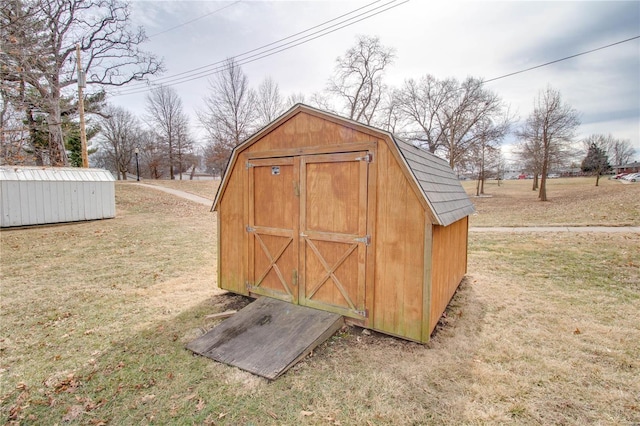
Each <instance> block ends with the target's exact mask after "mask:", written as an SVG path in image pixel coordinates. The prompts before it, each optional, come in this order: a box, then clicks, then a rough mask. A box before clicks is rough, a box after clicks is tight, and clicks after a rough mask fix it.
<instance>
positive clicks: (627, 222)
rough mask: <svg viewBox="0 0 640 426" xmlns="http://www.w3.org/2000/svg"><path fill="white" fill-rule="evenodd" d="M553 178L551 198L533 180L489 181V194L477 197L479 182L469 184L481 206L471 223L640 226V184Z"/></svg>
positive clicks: (477, 208)
mask: <svg viewBox="0 0 640 426" xmlns="http://www.w3.org/2000/svg"><path fill="white" fill-rule="evenodd" d="M595 182H596V180H595V177H579V178H562V179H548V180H547V197H548V198H549V201H547V202H540V201H538V191H532V190H531V186H532V184H533V180H507V181H502V182H501V183H500V186H498V182H497V181H495V180H488V181H486V182H485V188H484V192H485V195H486V196H484V197H483V196H481V197H476V196H475V194H476V182H474V181H466V182H463V186H464V188H465V189H466V191H467V193H468V194H469V195H470V196H471V200H472V201H473V204H474V205H475V206H476V210H477V212H476V214H474V215H472V216H471V220H470V226H560V225H564V226H594V225H595V226H631V225H633V226H638V225H640V184H634V183H629V184H625V183H622V182H620V181H617V180H609V179H607V178H606V177H602V178H601V179H600V185H599V186H597V187H596V186H595Z"/></svg>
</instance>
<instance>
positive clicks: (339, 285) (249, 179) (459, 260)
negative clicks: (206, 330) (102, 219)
mask: <svg viewBox="0 0 640 426" xmlns="http://www.w3.org/2000/svg"><path fill="white" fill-rule="evenodd" d="M214 210H216V211H217V212H218V236H219V238H218V253H219V256H218V283H219V286H220V287H221V288H223V289H226V290H229V291H231V292H234V293H238V294H243V295H249V296H258V295H263V296H269V297H273V298H277V299H281V300H285V301H288V302H291V303H295V304H300V305H304V306H309V307H313V308H317V309H321V310H326V311H330V312H335V313H339V314H341V315H343V316H344V317H345V318H346V319H347V320H348V321H350V322H351V323H353V324H356V325H359V326H362V327H365V328H370V329H373V330H377V331H380V332H383V333H387V334H391V335H394V336H399V337H402V338H405V339H409V340H413V341H417V342H427V341H428V340H429V336H430V335H431V332H432V331H433V329H434V328H435V326H436V324H437V322H438V320H439V318H440V316H441V315H442V313H443V312H444V310H445V308H446V306H447V304H448V303H449V300H450V299H451V297H452V296H453V294H454V292H455V291H456V289H457V287H458V285H459V284H460V281H461V280H462V278H463V276H464V275H465V273H466V269H467V235H468V215H469V214H471V213H472V212H473V211H474V208H473V204H472V203H471V201H470V200H469V198H468V196H467V195H466V193H465V191H464V190H463V188H462V186H461V185H460V183H459V181H458V179H457V177H456V176H455V174H454V173H453V171H452V170H451V168H450V167H449V165H448V164H447V162H446V161H444V160H442V159H440V158H438V157H436V156H435V155H433V154H431V153H429V152H426V151H424V150H421V149H419V148H416V147H415V146H413V145H411V144H408V143H405V142H403V141H400V140H398V139H396V138H394V136H393V135H392V134H390V133H388V132H386V131H383V130H379V129H376V128H373V127H369V126H366V125H363V124H361V123H358V122H355V121H352V120H349V119H345V118H342V117H339V116H336V115H334V114H331V113H327V112H324V111H321V110H318V109H315V108H312V107H309V106H306V105H302V104H298V105H295V106H294V107H293V108H291V109H290V110H289V111H288V112H286V113H285V114H283V115H282V116H281V117H279V118H278V119H276V120H275V121H274V122H272V123H271V124H269V125H267V126H266V127H264V128H263V129H262V130H260V131H259V132H258V133H256V134H255V135H253V136H252V137H251V138H249V139H248V140H246V141H245V142H243V143H242V144H240V145H238V146H237V147H236V148H235V149H234V150H233V152H232V155H231V159H230V161H229V164H228V166H227V169H226V171H225V174H224V176H223V179H222V182H221V185H220V187H219V189H218V192H217V194H216V198H215V201H214Z"/></svg>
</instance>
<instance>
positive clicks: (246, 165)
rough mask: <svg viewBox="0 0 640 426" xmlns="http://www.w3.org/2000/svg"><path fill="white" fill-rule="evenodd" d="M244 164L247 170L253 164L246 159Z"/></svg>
mask: <svg viewBox="0 0 640 426" xmlns="http://www.w3.org/2000/svg"><path fill="white" fill-rule="evenodd" d="M244 166H245V167H246V168H247V170H248V169H250V168H251V167H253V166H254V165H253V164H251V163H250V162H248V161H247V162H246V163H245V165H244Z"/></svg>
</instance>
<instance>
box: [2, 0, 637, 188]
mask: <svg viewBox="0 0 640 426" xmlns="http://www.w3.org/2000/svg"><path fill="white" fill-rule="evenodd" d="M0 17H1V19H2V22H1V25H0V31H1V32H2V34H1V36H2V39H3V40H7V43H6V46H7V48H5V49H3V50H2V52H1V53H0V55H1V56H2V63H3V67H2V74H1V77H2V85H1V86H0V95H1V101H2V108H1V110H0V126H1V127H2V138H1V140H0V143H1V161H2V163H3V164H38V165H54V166H67V165H79V163H78V162H79V159H80V151H79V150H80V144H79V137H78V134H79V126H78V119H77V114H76V111H77V99H74V95H73V93H74V91H75V86H76V85H77V82H78V81H77V75H78V73H77V71H78V65H79V66H80V68H81V69H82V70H83V71H84V73H85V74H86V76H87V78H86V85H87V92H88V95H86V97H85V108H86V110H87V113H88V115H89V116H90V117H91V118H90V120H89V125H88V131H87V137H88V138H89V139H90V141H91V142H90V146H91V150H90V154H91V156H90V159H91V164H93V165H96V166H99V167H105V168H108V169H110V170H112V171H114V172H115V173H117V174H118V176H119V178H123V179H126V177H127V174H130V173H133V172H135V164H136V161H135V160H136V157H137V160H138V164H139V165H140V171H141V174H142V176H143V177H147V178H155V179H157V178H170V179H174V178H176V177H178V178H182V175H183V174H184V173H189V174H191V175H192V174H193V173H194V172H195V171H196V170H204V171H206V172H207V173H209V174H213V175H220V174H221V173H222V172H223V170H224V167H225V164H226V162H227V161H228V158H229V155H230V152H231V149H232V148H233V147H234V146H236V145H237V144H238V143H240V142H242V141H243V140H245V139H246V138H247V137H249V136H250V135H251V134H252V133H254V132H255V131H257V130H259V129H260V128H261V127H263V126H264V125H266V124H267V123H269V122H271V121H272V120H273V119H275V118H276V117H277V116H279V115H280V114H282V113H283V112H284V111H285V110H287V109H288V108H289V107H291V106H292V105H293V104H295V103H298V102H304V103H307V104H310V105H312V106H315V107H318V108H320V109H324V110H328V111H332V112H335V113H337V114H339V115H342V116H346V117H348V118H351V119H353V120H356V121H359V122H362V123H364V124H367V125H371V126H375V127H379V128H382V129H384V130H387V131H389V132H392V133H394V134H395V135H396V136H397V137H400V138H402V139H405V140H407V141H410V142H412V143H414V144H416V145H419V146H421V147H422V148H424V149H426V150H428V151H430V152H432V153H434V154H436V155H439V156H441V157H442V158H445V159H447V160H448V162H449V164H450V166H451V167H452V168H453V169H454V170H456V171H457V172H458V173H460V174H472V175H474V176H476V177H477V178H478V182H479V185H478V193H481V192H482V191H483V189H482V183H483V182H484V180H485V179H486V178H488V177H491V176H494V177H495V176H498V177H499V176H500V173H501V171H502V170H504V169H505V168H506V165H505V160H504V158H503V156H502V152H501V144H502V142H503V140H504V139H505V138H506V137H507V135H510V134H511V135H515V136H516V138H517V140H518V145H517V149H516V151H515V155H516V156H517V157H518V158H519V160H520V164H521V166H520V167H519V168H520V169H521V170H522V171H526V172H528V173H531V174H533V175H534V176H536V179H535V180H534V186H533V189H538V190H539V191H540V192H539V195H540V199H542V200H545V199H546V187H545V184H544V182H545V177H546V175H547V173H548V172H549V171H550V170H551V169H552V168H554V167H557V166H559V165H561V164H566V163H567V162H569V161H571V160H572V159H575V158H576V150H575V142H576V141H575V136H576V133H577V129H578V126H579V125H580V116H579V113H578V112H577V110H575V109H574V108H572V107H571V106H570V105H568V104H567V103H566V102H564V101H563V99H562V97H561V93H560V92H559V91H558V90H556V89H554V88H553V87H550V86H549V87H547V88H543V89H542V90H540V91H539V93H538V94H537V96H536V97H535V99H534V108H533V110H532V112H531V113H530V114H529V116H527V117H526V118H525V119H524V120H523V121H522V122H521V124H519V125H518V126H516V125H515V123H516V122H517V121H516V120H517V119H516V117H514V116H513V114H512V113H511V112H510V110H509V106H508V105H507V104H506V103H505V102H504V100H503V99H502V98H501V97H500V96H499V95H498V94H497V93H495V92H494V91H492V90H490V89H488V88H487V87H486V86H485V85H484V84H483V81H482V79H481V78H475V77H469V78H466V79H465V80H463V81H459V80H457V79H454V78H444V79H441V78H437V77H435V76H433V75H430V74H425V75H423V76H422V77H419V78H417V79H414V78H409V79H407V80H405V81H404V82H403V84H401V85H400V87H391V86H389V85H388V84H386V82H385V79H384V77H385V72H386V71H388V69H389V67H391V66H393V63H394V60H395V51H394V49H392V48H389V47H386V46H384V45H383V44H382V43H381V42H380V40H379V39H378V38H377V37H370V36H361V37H359V38H358V39H357V40H356V43H355V44H354V45H353V46H352V47H350V48H349V49H348V50H347V51H346V52H345V53H344V54H343V55H341V56H340V57H338V58H337V59H336V62H335V67H334V72H333V75H331V76H330V77H329V78H328V80H327V84H326V86H325V89H324V90H322V91H320V92H316V93H311V94H303V93H297V94H291V95H289V96H283V95H282V94H281V93H280V89H279V86H278V83H277V82H276V81H274V80H273V79H272V78H266V79H265V80H263V81H262V82H261V83H260V84H259V85H258V86H257V87H256V88H254V87H251V85H250V83H249V81H248V78H247V76H246V74H244V72H243V70H242V69H241V67H240V66H239V65H238V64H237V63H236V62H235V61H234V59H233V58H230V59H228V60H227V61H226V63H225V66H224V67H223V68H222V70H221V71H220V72H219V73H218V74H216V75H215V76H214V77H213V78H211V79H210V80H209V84H208V88H207V91H206V93H205V95H204V97H203V100H202V102H203V103H202V107H201V108H200V109H198V111H197V114H196V115H197V120H198V123H190V122H189V119H188V116H187V114H186V113H185V112H184V108H183V105H182V100H181V99H180V96H179V93H178V92H177V91H176V90H175V89H174V88H172V87H170V86H159V87H156V88H154V89H152V90H151V91H150V92H149V94H148V95H147V97H146V107H145V112H144V114H141V115H140V116H139V117H137V116H135V115H134V114H133V113H131V112H130V111H127V110H126V109H123V108H120V107H116V106H113V105H109V104H108V103H107V101H108V99H107V97H106V95H105V88H106V87H109V86H117V87H120V86H126V84H128V83H131V82H139V81H143V80H145V79H146V78H148V77H150V76H152V75H155V74H158V73H160V72H161V71H163V64H162V62H161V61H160V60H158V59H157V58H156V56H155V55H153V54H151V53H148V52H144V51H143V50H141V48H140V46H141V45H142V43H143V42H144V41H145V39H146V37H145V35H144V32H143V31H142V30H137V31H134V30H132V29H131V28H130V25H129V24H130V22H129V13H128V4H127V3H124V2H120V1H118V0H85V1H81V0H71V1H68V2H55V1H53V0H15V1H12V2H10V7H7V8H3V9H2V12H1V15H0ZM78 47H79V50H80V52H81V54H82V56H81V57H82V59H81V61H79V62H77V61H76V58H75V56H74V55H75V53H76V49H77V48H78ZM194 124H197V125H200V126H202V128H204V130H205V133H206V140H205V141H196V140H194V137H193V134H192V131H191V126H193V125H194ZM584 144H585V148H584V149H583V154H585V161H586V157H587V154H588V153H589V152H590V154H589V155H590V156H591V157H590V158H593V157H594V155H595V154H594V152H597V153H599V154H598V155H599V157H598V158H601V157H602V156H603V155H604V156H605V157H606V163H607V164H608V163H610V162H612V163H616V164H621V163H624V162H626V161H629V160H630V159H631V157H632V156H633V154H634V151H633V149H632V148H631V145H630V142H629V141H624V140H618V139H616V138H614V137H613V136H603V135H592V136H590V137H589V138H588V140H587V141H585V142H584ZM592 145H593V146H592ZM592 162H593V161H592V160H589V161H586V163H585V164H586V167H587V168H591V170H603V168H602V167H599V166H598V167H595V168H594V166H591V165H590V164H591V163H592ZM605 168H606V167H605ZM598 173H600V172H598ZM538 175H540V176H542V180H541V182H540V183H539V182H538V181H537V176H538Z"/></svg>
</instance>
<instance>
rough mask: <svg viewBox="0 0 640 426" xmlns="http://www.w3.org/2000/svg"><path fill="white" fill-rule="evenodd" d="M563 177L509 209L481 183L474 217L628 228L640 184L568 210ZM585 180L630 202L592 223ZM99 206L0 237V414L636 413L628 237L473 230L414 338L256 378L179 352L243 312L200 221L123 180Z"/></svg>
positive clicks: (335, 419) (581, 419) (397, 420)
mask: <svg viewBox="0 0 640 426" xmlns="http://www.w3.org/2000/svg"><path fill="white" fill-rule="evenodd" d="M145 183H149V182H147V181H146V182H145ZM513 183H514V184H516V182H513ZM526 183H528V184H530V181H527V182H526ZM159 184H170V185H176V186H177V187H179V188H182V189H185V190H188V191H189V192H194V193H198V194H199V195H204V194H209V195H204V196H208V197H210V198H213V194H215V185H216V184H217V182H216V183H214V182H211V181H209V182H182V183H179V182H168V183H167V182H166V181H162V182H159ZM517 184H520V182H517ZM591 184H592V182H591ZM561 185H563V183H562V180H558V182H557V183H555V182H554V184H553V186H550V188H549V196H550V198H551V200H552V201H551V202H550V203H539V204H543V205H545V206H546V207H537V206H535V205H534V203H537V201H535V199H532V201H531V203H529V204H527V205H528V206H529V207H526V208H525V207H523V208H522V209H517V210H516V209H510V210H509V211H507V212H505V211H504V208H505V207H504V206H506V205H509V203H512V204H511V205H512V206H513V205H514V204H513V201H508V200H509V199H510V198H513V197H515V198H518V197H521V198H522V199H523V200H527V199H529V193H528V192H527V193H526V195H519V196H518V195H516V194H520V191H519V190H518V188H516V187H515V186H514V187H511V186H510V185H509V182H508V183H507V185H505V186H503V187H500V188H497V187H495V188H494V187H493V186H489V187H488V188H487V190H486V192H487V193H493V194H494V197H492V198H483V199H474V202H478V201H481V202H482V203H485V204H476V205H477V206H478V211H479V214H478V215H477V216H474V218H473V219H472V225H474V226H488V225H491V224H493V223H496V224H501V225H509V224H513V225H522V224H524V223H519V222H526V223H527V224H531V222H530V220H531V218H530V217H529V213H530V212H531V211H530V210H529V208H532V209H540V210H536V217H538V216H539V215H542V216H543V217H545V216H544V215H547V216H546V217H547V218H548V219H549V223H550V224H558V223H563V224H566V223H581V224H587V223H588V224H604V223H607V224H619V223H625V224H626V223H634V224H637V221H638V217H637V214H638V204H637V203H638V192H637V191H638V189H639V188H640V185H633V186H632V185H625V186H624V189H620V190H619V189H618V188H622V186H620V185H621V184H619V183H618V182H608V181H607V182H604V183H603V186H602V187H601V188H595V187H594V188H591V187H590V186H589V185H587V182H586V181H585V183H584V184H583V185H580V184H579V182H578V181H573V182H570V183H567V184H564V185H566V187H565V186H563V187H562V188H563V191H566V192H564V194H565V195H567V197H571V198H572V200H573V201H571V203H569V202H566V203H565V202H564V201H561V200H562V197H560V194H561V193H562V192H561V190H560V189H561V188H560V187H561ZM605 185H607V186H605ZM616 185H618V186H616ZM570 187H573V189H571V188H570ZM196 188H197V189H196ZM522 189H526V188H524V187H523V188H522ZM602 189H605V191H601V192H597V194H598V195H597V197H598V198H597V200H598V202H599V203H603V204H606V203H607V199H608V198H607V194H609V197H611V201H610V202H611V203H621V204H624V205H625V206H626V205H630V206H631V207H630V209H629V210H626V208H625V209H623V210H624V211H627V213H624V214H623V213H621V216H615V218H614V217H609V219H607V220H606V221H605V220H604V219H602V218H599V219H597V220H596V219H594V220H593V221H591V220H590V219H589V217H590V216H588V215H587V214H585V211H586V210H589V209H590V208H591V207H592V204H594V202H593V200H594V199H593V198H589V197H588V196H586V195H585V194H589V193H592V192H591V191H593V193H595V191H600V190H602ZM574 190H575V191H577V192H580V194H582V195H581V196H575V197H574V196H571V195H570V194H572V193H573V191H574ZM529 191H530V190H529ZM617 191H619V192H617ZM621 194H622V195H621ZM503 198H504V199H505V200H507V201H504V200H502V199H503ZM533 198H535V197H533ZM116 200H117V218H116V219H112V220H106V221H95V222H88V223H78V224H71V225H62V226H52V227H34V228H28V229H22V230H8V231H2V232H1V233H0V244H1V245H0V249H1V256H2V264H1V265H2V266H1V270H0V282H1V287H0V314H1V316H2V318H1V321H0V423H14V424H63V423H65V424H88V425H104V424H114V425H115V424H168V423H170V424H229V425H237V424H241V425H271V424H314V425H316V424H319V425H340V424H341V425H349V424H358V425H360V424H362V425H368V424H370V425H382V424H390V425H391V424H394V425H395V424H451V425H457V424H503V423H518V424H581V423H582V424H591V423H599V424H634V423H638V422H640V402H639V401H640V382H639V381H638V377H639V376H640V359H639V357H638V354H639V353H640V309H638V306H640V284H639V283H640V255H639V254H638V253H640V234H592V235H591V234H569V233H567V234H546V233H544V234H543V233H540V234H536V233H532V234H490V233H472V234H470V243H469V275H468V276H467V278H466V279H465V281H464V282H463V284H462V285H461V288H460V290H459V291H458V293H457V294H456V296H455V297H454V299H453V300H452V302H451V304H450V306H449V309H448V311H447V314H446V317H445V318H443V319H442V321H441V324H440V325H439V326H438V329H437V331H436V333H435V334H434V336H433V337H432V341H431V342H430V343H429V344H427V345H419V344H415V343H410V342H406V341H403V340H399V339H396V338H392V337H388V336H384V335H381V334H377V333H371V334H363V333H361V330H360V329H357V328H345V329H344V330H342V331H341V332H339V333H338V334H337V335H335V336H334V337H332V338H331V339H330V340H329V341H327V342H326V343H325V344H323V345H321V346H320V347H319V348H318V349H317V350H316V351H315V352H314V353H313V354H312V356H310V357H308V358H306V359H305V360H303V361H302V362H301V363H300V364H298V365H297V366H295V367H294V368H293V369H291V370H290V371H289V372H287V373H286V374H285V375H284V376H283V377H282V378H280V379H278V380H277V381H275V382H271V383H270V382H268V381H266V380H264V379H261V378H258V377H256V376H253V375H251V374H249V373H246V372H243V371H240V370H238V369H235V368H231V367H227V366H225V365H221V364H219V363H216V362H213V361H211V360H208V359H205V358H201V357H197V356H194V355H192V354H191V353H190V352H189V351H187V350H185V349H184V345H185V344H186V343H187V342H189V341H191V340H192V339H194V338H195V337H197V336H199V335H201V334H202V333H203V332H205V331H206V330H208V329H210V328H211V327H213V326H214V325H215V324H216V322H215V321H211V320H206V319H205V316H206V315H207V314H211V313H215V312H222V311H225V310H227V309H232V308H238V307H241V306H243V305H244V304H246V303H247V300H246V299H245V298H243V297H240V296H235V295H231V294H226V293H224V292H221V291H219V290H217V289H216V282H215V276H216V270H215V265H216V253H215V250H214V247H215V239H216V231H215V230H216V226H215V220H216V216H215V214H212V213H209V212H208V210H209V209H208V208H207V207H206V206H200V205H197V204H195V203H191V202H188V201H183V200H181V199H179V198H177V197H174V196H172V195H169V194H165V193H162V192H159V191H153V190H150V189H147V188H142V187H137V186H135V185H131V184H121V183H118V184H117V185H116ZM502 203H506V204H502ZM634 203H635V204H634ZM516 204H517V205H521V204H526V201H522V202H520V203H516ZM560 204H562V205H564V206H569V207H567V208H563V209H557V208H556V206H558V205H560ZM496 205H498V206H503V207H496ZM531 206H533V207H531ZM544 208H547V209H552V210H553V211H554V212H555V213H551V212H548V211H547V210H542V209H544ZM633 209H635V210H633ZM514 210H515V211H514ZM605 210H606V209H604V208H603V210H602V211H605ZM609 210H611V209H609ZM633 211H635V212H636V217H632V216H631V213H632V212H633ZM518 212H520V217H518V214H519V213H518ZM523 212H526V214H524V213H523ZM496 215H502V217H493V216H496ZM525 216H526V217H525ZM574 216H575V217H574ZM539 220H542V219H539ZM583 220H584V222H583ZM609 220H611V223H609V222H608V221H609ZM505 221H506V222H505ZM538 224H547V223H543V222H538Z"/></svg>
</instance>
